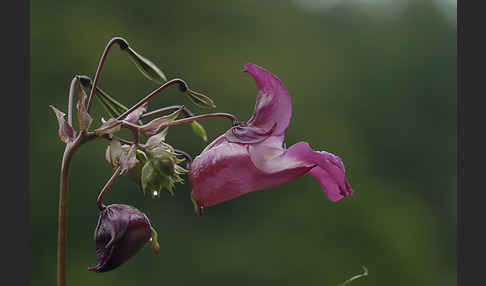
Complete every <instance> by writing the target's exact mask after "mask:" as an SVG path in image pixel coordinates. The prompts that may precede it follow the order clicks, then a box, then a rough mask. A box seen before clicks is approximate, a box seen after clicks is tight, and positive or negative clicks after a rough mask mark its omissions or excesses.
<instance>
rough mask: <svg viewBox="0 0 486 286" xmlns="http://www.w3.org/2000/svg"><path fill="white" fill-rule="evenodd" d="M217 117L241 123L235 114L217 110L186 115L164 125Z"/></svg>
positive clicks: (234, 124) (234, 123)
mask: <svg viewBox="0 0 486 286" xmlns="http://www.w3.org/2000/svg"><path fill="white" fill-rule="evenodd" d="M216 117H223V118H228V119H230V120H231V122H232V124H233V126H236V125H238V124H239V121H238V119H237V118H236V117H235V116H234V115H233V114H229V113H223V112H216V113H207V114H201V115H196V116H191V117H186V118H183V119H179V120H174V121H171V122H168V123H166V124H164V125H163V126H162V127H167V126H174V125H179V124H184V123H189V122H192V121H196V120H199V119H206V118H216Z"/></svg>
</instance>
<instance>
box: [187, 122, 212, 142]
mask: <svg viewBox="0 0 486 286" xmlns="http://www.w3.org/2000/svg"><path fill="white" fill-rule="evenodd" d="M191 128H192V131H194V133H196V135H198V136H199V137H201V138H202V139H203V140H204V141H205V142H207V141H208V136H207V133H206V129H204V127H203V126H202V125H201V124H200V123H199V122H197V121H193V122H191Z"/></svg>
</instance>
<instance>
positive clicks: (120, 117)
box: [91, 78, 187, 120]
mask: <svg viewBox="0 0 486 286" xmlns="http://www.w3.org/2000/svg"><path fill="white" fill-rule="evenodd" d="M174 84H179V85H181V86H184V87H187V85H186V82H185V81H183V80H182V79H178V78H176V79H171V80H169V81H168V82H166V83H164V84H163V85H162V86H160V87H159V88H157V89H155V90H154V91H152V92H151V93H150V94H149V95H147V96H146V97H144V98H143V99H141V100H140V101H139V102H137V103H136V104H135V105H134V106H132V107H131V108H130V109H128V110H127V111H125V112H123V114H122V115H120V116H118V118H117V119H118V120H122V119H124V118H125V117H126V116H127V115H129V114H130V113H132V112H133V111H134V110H136V109H137V108H139V107H140V106H142V105H144V104H145V103H146V102H148V101H149V100H150V99H152V97H154V96H155V95H156V94H158V93H159V92H161V91H162V90H164V89H166V88H168V87H170V86H172V85H174ZM91 91H93V89H91Z"/></svg>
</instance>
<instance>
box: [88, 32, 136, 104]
mask: <svg viewBox="0 0 486 286" xmlns="http://www.w3.org/2000/svg"><path fill="white" fill-rule="evenodd" d="M115 43H117V44H118V45H119V46H120V48H122V49H124V48H127V47H128V42H127V41H126V40H125V39H123V38H120V37H115V38H113V39H111V40H110V41H109V42H108V44H106V47H105V50H104V51H103V55H101V59H100V62H99V64H98V68H97V69H96V74H95V77H94V80H93V88H92V89H91V92H90V94H89V99H88V107H87V111H88V113H89V111H90V109H91V104H92V101H93V95H94V91H95V90H96V84H97V83H98V79H99V77H100V73H101V69H102V68H103V64H104V63H105V60H106V56H107V55H108V52H109V51H110V49H111V47H112V46H113V44H115Z"/></svg>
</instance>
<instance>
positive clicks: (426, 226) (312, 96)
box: [30, 0, 457, 286]
mask: <svg viewBox="0 0 486 286" xmlns="http://www.w3.org/2000/svg"><path fill="white" fill-rule="evenodd" d="M324 2H325V3H328V4H329V3H331V2H333V3H334V4H335V5H334V6H332V5H327V6H326V5H317V4H319V3H320V2H319V1H316V0H314V1H312V0H293V1H222V0H219V1H155V0H153V1H143V2H142V1H130V2H128V1H111V0H107V1H94V0H85V1H72V0H69V1H52V0H46V1H31V11H30V13H31V59H30V60H31V158H30V163H31V172H30V174H31V178H30V179H31V183H30V185H31V190H30V197H31V209H30V214H31V223H30V225H31V235H32V261H31V273H30V277H31V278H30V279H31V285H54V284H55V280H56V239H57V236H56V235H57V200H58V183H59V181H58V180H59V168H60V162H61V157H62V153H63V150H64V144H63V143H62V142H60V141H59V139H58V137H57V121H56V118H55V116H54V114H53V112H52V111H51V109H50V108H49V105H50V104H52V105H54V106H56V107H57V108H59V109H60V110H62V111H64V112H66V113H67V104H68V90H69V84H70V82H71V79H72V77H73V76H74V75H76V74H80V75H83V74H85V75H88V76H91V77H94V73H95V71H96V67H97V65H98V61H99V58H100V56H101V53H102V52H103V49H104V47H105V45H106V43H107V42H108V41H109V40H110V39H111V38H112V37H114V36H121V37H124V38H125V39H127V40H128V42H129V43H130V45H131V46H132V47H133V48H134V49H135V50H136V51H137V52H139V53H140V54H142V55H143V56H145V57H147V58H149V59H150V60H151V61H153V62H154V63H155V64H157V65H158V66H159V67H160V68H161V70H162V71H163V72H164V73H165V75H166V76H167V77H168V78H169V79H171V78H176V77H180V78H183V79H184V80H185V81H186V82H187V83H188V85H189V86H190V87H191V88H192V89H194V90H196V91H200V92H203V93H205V94H207V95H209V96H210V97H211V98H212V99H213V100H214V101H215V103H216V105H217V108H216V111H218V112H230V113H233V114H235V115H236V116H237V117H238V118H239V119H240V120H247V119H248V118H249V117H250V115H251V113H252V111H253V106H254V103H255V97H256V87H255V83H254V81H253V79H251V78H250V76H249V75H248V74H246V73H242V72H241V69H242V68H243V65H244V64H245V63H247V62H252V63H255V64H258V65H260V66H263V67H264V68H266V69H268V70H269V71H271V72H272V73H274V74H276V75H277V76H278V77H279V78H280V79H281V80H282V81H283V82H284V83H285V85H286V86H287V88H288V90H289V92H290V93H291V96H292V104H293V117H292V120H291V124H290V126H289V128H288V129H287V136H286V144H287V146H291V145H292V144H295V143H296V142H298V141H308V142H309V143H310V144H311V146H312V147H313V148H314V149H316V150H326V151H329V152H331V153H334V154H336V155H338V156H340V157H341V158H342V159H343V162H344V164H345V166H346V171H347V176H348V179H349V181H350V183H351V186H352V187H353V188H354V189H355V190H356V193H355V195H354V196H353V197H351V198H347V199H344V200H342V201H340V202H338V203H332V202H330V201H329V200H328V199H327V198H326V197H325V195H324V194H323V192H322V191H321V189H320V187H319V184H318V182H317V181H316V180H314V179H313V178H312V177H311V176H309V175H305V176H303V177H300V178H298V179H297V180H294V181H291V182H289V183H286V184H284V185H281V186H278V187H275V188H272V189H268V190H265V191H261V192H254V193H250V194H248V195H246V196H243V197H240V198H237V199H234V200H232V201H228V202H226V203H223V204H220V205H217V206H214V207H211V208H208V209H206V212H205V215H203V216H202V217H198V216H196V215H195V214H194V210H193V205H192V203H191V200H190V197H189V194H190V183H189V181H188V179H187V177H186V176H185V178H186V182H185V184H183V185H181V184H178V185H177V186H176V190H175V197H174V198H173V197H170V195H169V194H168V193H167V194H165V193H164V194H162V195H161V196H160V198H158V199H155V200H153V199H152V198H151V197H150V196H146V197H144V196H143V193H142V192H141V191H140V190H139V189H138V188H137V186H136V185H135V184H134V183H133V182H132V181H130V180H129V179H128V178H126V177H121V178H118V179H117V180H116V181H115V183H114V185H113V186H112V187H111V188H110V190H109V191H108V193H107V195H106V196H105V203H106V204H110V203H126V204H131V205H134V206H135V207H137V208H139V209H140V210H142V211H143V212H145V213H146V214H147V216H148V217H149V218H150V220H151V222H152V224H153V225H154V227H156V229H157V230H158V232H159V242H160V244H161V251H160V254H159V255H158V256H155V255H154V254H153V253H152V251H151V249H150V244H147V247H146V248H144V249H142V251H141V252H140V253H138V254H137V255H136V256H135V257H134V258H133V259H131V260H130V261H129V262H127V263H126V264H124V265H122V266H121V267H120V268H118V269H116V270H114V271H112V272H108V273H102V274H100V273H93V272H89V271H88V270H87V269H88V267H90V266H93V265H95V264H96V257H95V253H94V243H93V232H94V228H95V226H96V222H97V215H98V210H97V207H96V198H97V195H98V192H99V190H100V189H101V188H102V187H103V185H104V184H105V182H106V181H107V180H108V178H109V177H110V176H111V174H112V170H111V168H110V167H109V166H108V163H107V162H105V160H104V150H105V148H106V146H107V144H106V142H105V141H95V142H91V143H89V144H88V145H85V146H84V147H83V148H82V149H81V150H79V152H78V153H77V154H76V155H75V157H74V160H73V165H72V168H71V176H70V177H71V180H70V192H69V196H68V197H69V202H68V243H67V269H68V272H67V285H69V286H76V285H82V286H86V285H90V286H96V285H103V286H105V285H117V286H124V285H126V286H133V285H231V286H236V285H309V286H310V285H319V286H324V285H337V284H339V283H341V282H343V281H345V280H346V279H348V278H350V277H352V276H354V275H356V274H358V273H361V272H362V269H361V265H365V266H366V267H367V268H368V270H369V276H367V277H366V278H362V279H359V280H356V281H354V282H352V283H351V284H350V285H356V286H358V285H387V286H388V285H404V286H410V285H455V283H456V270H455V268H456V256H455V253H456V251H455V243H456V224H457V222H456V25H455V22H451V21H450V20H449V19H448V18H447V17H446V16H445V14H444V13H443V11H442V10H441V9H439V8H438V7H439V6H438V5H437V1H434V2H432V1H396V3H399V5H398V4H397V7H394V5H392V4H388V5H385V6H386V7H381V8H380V7H379V6H380V4H376V3H377V2H376V1H371V2H373V4H366V3H365V2H366V1H362V2H360V3H361V4H358V2H359V1H323V3H324ZM371 2H370V3H371ZM378 2H380V1H378ZM381 2H383V1H381ZM385 2H386V1H385ZM389 2H394V1H389ZM316 3H317V4H316ZM363 3H364V4H363ZM311 4H313V5H314V6H312V5H311ZM321 4H322V3H321ZM100 87H101V88H102V89H104V90H105V91H106V92H108V93H109V94H110V95H111V96H113V97H115V98H117V99H118V100H120V101H121V102H122V103H123V104H125V105H127V106H129V105H131V104H134V103H135V102H136V101H137V100H139V99H140V98H142V97H143V96H145V95H146V94H148V93H149V92H151V91H152V90H153V89H155V88H157V87H158V85H157V84H154V83H152V82H150V81H149V80H147V79H146V78H144V76H143V75H142V74H140V73H139V72H138V71H137V69H136V67H135V66H134V65H133V63H132V62H131V61H130V59H129V58H128V57H127V56H126V55H125V54H124V53H122V52H121V51H120V50H119V49H118V48H117V47H115V48H114V49H113V51H112V52H111V53H110V55H109V56H108V59H107V62H106V65H105V68H104V70H103V73H102V74H101V77H100ZM173 104H184V105H185V106H187V107H188V108H190V109H192V111H193V112H195V113H197V114H200V113H203V112H208V110H207V109H201V108H198V107H195V106H194V105H192V104H191V103H190V101H189V100H188V99H187V98H186V97H183V96H182V94H181V93H180V92H179V90H178V89H177V88H176V87H174V88H171V89H169V90H167V91H165V92H164V93H163V94H161V95H159V96H157V97H156V98H155V99H154V100H153V101H152V102H151V103H150V105H149V108H150V109H153V108H156V107H163V106H166V105H173ZM93 110H94V112H95V121H94V123H93V127H97V126H99V124H100V118H101V116H104V117H105V119H106V118H107V116H106V115H103V113H102V112H103V109H102V108H101V106H100V105H99V103H98V102H95V105H94V107H93ZM201 123H202V124H203V125H204V126H205V128H206V130H207V132H208V137H209V140H212V139H214V138H216V137H217V136H218V135H219V134H220V133H222V132H223V131H225V130H226V129H227V128H228V127H229V122H228V121H227V120H224V119H207V120H204V121H202V122H201ZM168 142H169V143H170V144H171V145H172V146H175V147H176V148H179V149H182V150H185V151H186V152H188V153H190V154H192V155H193V156H196V155H197V154H198V153H199V152H200V151H201V150H202V149H203V148H204V147H205V146H206V144H207V143H205V142H203V141H202V140H201V139H200V138H199V137H197V136H195V135H194V134H193V133H192V130H191V127H190V125H186V126H178V127H175V128H171V130H170V131H169V136H168Z"/></svg>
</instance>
